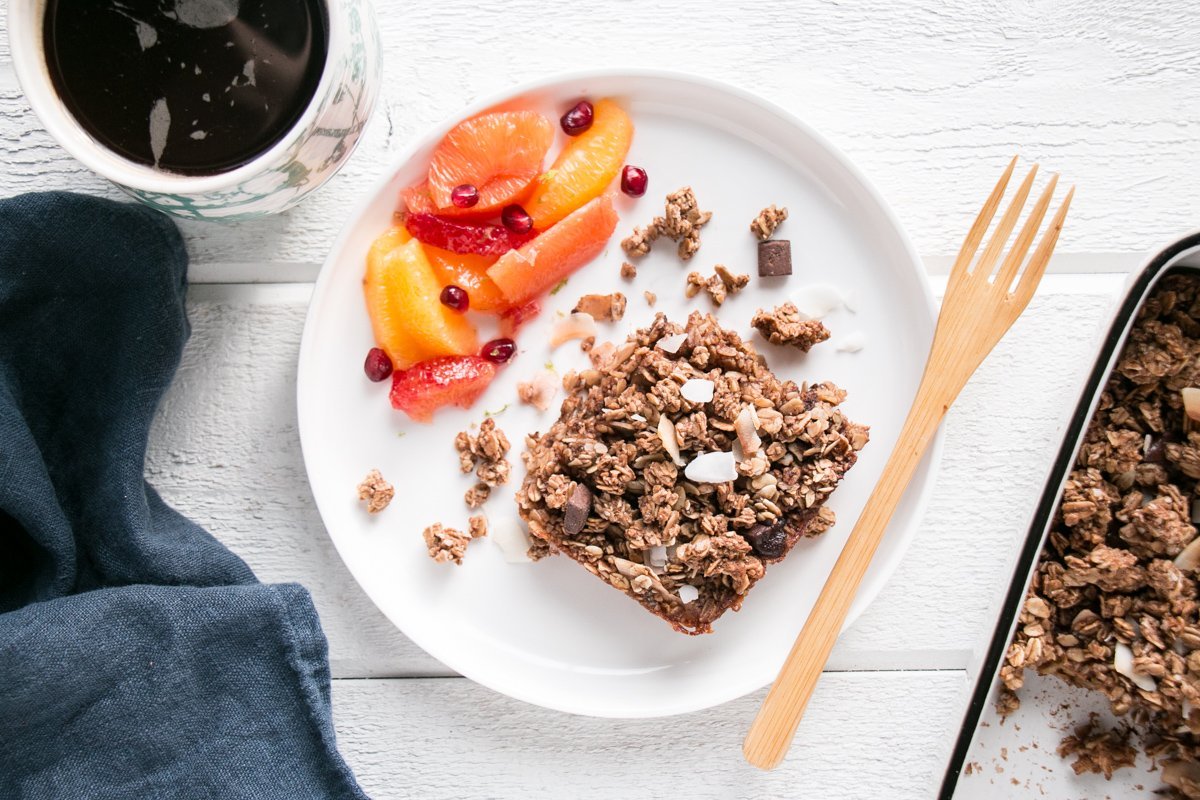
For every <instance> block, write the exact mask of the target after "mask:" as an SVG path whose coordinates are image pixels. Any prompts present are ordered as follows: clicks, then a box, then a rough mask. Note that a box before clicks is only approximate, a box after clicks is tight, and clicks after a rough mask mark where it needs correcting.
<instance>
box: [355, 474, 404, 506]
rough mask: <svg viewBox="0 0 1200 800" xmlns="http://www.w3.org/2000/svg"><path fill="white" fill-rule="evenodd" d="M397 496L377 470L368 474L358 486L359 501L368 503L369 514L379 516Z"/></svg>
mask: <svg viewBox="0 0 1200 800" xmlns="http://www.w3.org/2000/svg"><path fill="white" fill-rule="evenodd" d="M395 495H396V490H395V489H394V488H392V485H391V484H390V483H388V482H387V481H385V480H384V479H383V475H382V474H381V473H380V472H379V470H377V469H373V470H371V471H370V472H368V473H367V477H365V478H363V479H362V483H360V484H359V485H358V499H359V500H362V501H364V502H366V504H367V512H368V513H371V514H378V513H379V512H380V511H383V510H384V509H385V508H387V507H388V504H389V503H391V502H392V498H393V497H395Z"/></svg>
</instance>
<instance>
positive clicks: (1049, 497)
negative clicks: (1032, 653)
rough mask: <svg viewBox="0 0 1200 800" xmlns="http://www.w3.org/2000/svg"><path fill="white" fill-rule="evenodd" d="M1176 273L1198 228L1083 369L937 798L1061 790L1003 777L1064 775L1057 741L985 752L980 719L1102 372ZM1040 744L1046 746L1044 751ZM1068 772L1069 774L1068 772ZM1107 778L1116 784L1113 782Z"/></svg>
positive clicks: (974, 675)
mask: <svg viewBox="0 0 1200 800" xmlns="http://www.w3.org/2000/svg"><path fill="white" fill-rule="evenodd" d="M1180 271H1187V272H1192V273H1196V274H1197V275H1200V232H1196V233H1192V234H1189V235H1187V236H1184V237H1182V238H1180V239H1179V240H1177V241H1175V242H1173V243H1172V244H1170V245H1169V246H1167V247H1166V248H1164V249H1163V250H1161V251H1159V252H1158V253H1156V254H1155V255H1154V256H1152V257H1151V258H1150V259H1149V260H1148V261H1147V262H1146V263H1145V265H1144V266H1143V267H1142V268H1141V269H1140V270H1139V271H1137V272H1135V273H1133V274H1132V275H1131V276H1130V280H1129V283H1128V285H1127V287H1126V289H1125V293H1124V295H1123V297H1122V298H1121V299H1120V301H1119V302H1118V303H1117V305H1116V309H1115V312H1114V316H1113V319H1112V323H1111V324H1110V325H1109V327H1108V329H1107V331H1106V332H1105V333H1104V335H1103V337H1102V339H1101V341H1100V346H1099V352H1098V353H1097V355H1096V359H1095V361H1094V362H1093V366H1092V368H1091V370H1090V371H1089V372H1088V374H1087V378H1086V381H1085V382H1084V385H1083V390H1082V394H1081V395H1080V398H1079V402H1078V403H1077V404H1076V406H1075V410H1074V413H1073V414H1072V415H1071V417H1070V418H1069V420H1068V421H1067V425H1066V429H1065V432H1064V435H1063V440H1062V445H1061V446H1060V447H1059V449H1058V453H1057V455H1056V457H1055V459H1054V462H1053V464H1052V466H1051V469H1050V472H1049V476H1048V478H1047V480H1046V485H1045V488H1044V490H1043V491H1042V495H1041V498H1040V499H1039V501H1038V504H1037V506H1036V508H1035V510H1034V514H1033V518H1032V521H1031V522H1030V525H1029V530H1028V532H1027V533H1026V535H1025V537H1024V539H1023V541H1022V542H1021V544H1020V549H1019V551H1018V553H1017V556H1016V559H1015V562H1014V567H1013V572H1012V578H1011V580H1010V581H1009V583H1008V585H1007V588H1006V589H1005V591H1004V594H1003V597H1002V599H1001V600H1000V602H999V604H998V607H999V615H998V617H997V619H996V622H995V626H994V627H993V628H992V631H991V634H990V637H989V639H988V641H987V644H986V646H985V647H984V648H983V649H982V651H981V652H980V654H979V660H978V663H977V664H975V665H974V666H973V668H972V669H971V670H970V675H969V677H970V678H971V680H972V683H971V685H970V690H969V698H968V701H967V704H966V709H965V712H964V714H963V719H962V725H961V726H960V727H959V729H958V731H957V734H956V735H954V738H953V744H952V747H951V753H950V759H949V763H948V765H947V767H946V771H945V774H944V776H943V778H942V781H941V786H940V789H939V791H938V794H937V797H938V798H939V799H940V800H952V798H957V800H966V798H983V797H988V798H992V797H1026V796H1041V795H1043V794H1044V795H1046V796H1051V797H1064V796H1065V795H1064V794H1061V793H1060V792H1061V790H1062V788H1063V787H1062V786H1061V785H1059V784H1058V782H1057V781H1050V782H1051V783H1054V784H1056V786H1055V788H1054V789H1051V790H1050V791H1047V786H1045V785H1036V786H1035V785H1031V784H1030V782H1029V780H1028V779H1027V778H1025V776H1024V775H1021V777H1010V775H1012V774H1013V773H1014V770H1013V769H1012V766H1011V765H1012V764H1013V763H1014V762H1016V761H1017V760H1019V759H1021V758H1023V757H1034V756H1036V757H1038V758H1042V759H1045V758H1047V757H1048V758H1049V759H1052V760H1053V762H1052V763H1053V768H1054V769H1057V770H1062V771H1065V773H1066V774H1067V775H1071V768H1070V766H1069V765H1068V764H1067V763H1066V762H1065V761H1060V760H1059V759H1058V756H1057V755H1056V754H1055V753H1054V745H1055V744H1056V743H1052V742H1043V743H1042V746H1041V747H1040V748H1038V750H1037V753H1036V754H1034V753H1032V751H1030V750H1029V749H1027V748H1024V747H1022V748H1021V750H1022V751H1023V752H1021V753H1018V752H1016V748H1001V750H1002V751H1003V752H1001V753H997V752H987V750H986V745H987V743H986V742H985V741H982V740H983V739H985V738H987V737H988V736H989V735H990V734H988V733H985V731H986V729H988V728H989V727H993V726H994V724H995V723H994V722H992V723H989V722H988V721H987V719H988V718H995V716H996V715H995V712H994V710H993V709H992V704H993V703H994V701H995V697H996V691H997V685H998V675H999V670H1000V667H1001V665H1002V663H1003V660H1004V656H1005V653H1006V651H1007V649H1008V645H1009V642H1010V640H1011V639H1012V636H1013V632H1014V630H1015V628H1016V624H1017V619H1018V616H1019V614H1020V610H1021V607H1022V604H1023V602H1024V599H1025V593H1026V591H1027V590H1028V588H1029V583H1030V581H1031V580H1032V578H1033V574H1034V570H1035V568H1036V566H1037V562H1038V557H1039V556H1040V555H1041V552H1042V547H1043V544H1044V542H1045V538H1046V534H1047V532H1048V531H1049V529H1050V524H1051V522H1052V520H1053V517H1054V512H1055V510H1056V509H1057V508H1058V504H1059V499H1060V497H1061V495H1062V491H1063V485H1064V483H1065V482H1066V479H1067V477H1068V475H1069V474H1070V472H1071V468H1072V466H1073V464H1074V463H1075V457H1076V454H1077V452H1078V450H1079V447H1080V445H1081V444H1082V441H1083V436H1084V434H1085V432H1086V430H1087V427H1088V423H1089V422H1090V421H1091V418H1092V414H1093V412H1094V411H1095V408H1096V404H1097V403H1098V402H1099V399H1100V393H1101V391H1102V390H1103V389H1104V386H1105V384H1106V383H1107V381H1108V376H1109V373H1110V371H1111V370H1112V368H1113V365H1114V364H1115V363H1116V360H1117V358H1118V357H1119V355H1120V353H1121V350H1122V348H1123V346H1124V344H1125V338H1126V335H1127V334H1128V332H1129V329H1130V327H1131V325H1132V323H1133V321H1134V319H1135V317H1136V316H1137V312H1138V310H1139V309H1140V308H1141V306H1142V303H1143V302H1144V301H1145V300H1146V298H1147V297H1148V296H1149V294H1150V292H1151V291H1152V290H1153V289H1154V287H1155V285H1156V284H1157V283H1158V281H1159V280H1160V279H1162V278H1163V277H1164V276H1165V275H1167V274H1170V273H1176V272H1180ZM1073 691H1082V690H1073ZM1089 694H1093V695H1096V696H1097V697H1098V699H1099V701H1101V703H1103V701H1104V698H1103V697H1101V696H1099V693H1094V692H1093V693H1089ZM1058 710H1059V709H1058V708H1044V709H1039V713H1051V712H1054V713H1057V712H1058ZM1001 724H1002V723H1001ZM1047 745H1048V746H1049V748H1048V752H1047ZM993 750H995V748H993ZM1009 751H1012V752H1009ZM1006 767H1007V770H1006ZM1040 769H1041V770H1042V771H1043V772H1044V771H1046V770H1047V769H1049V766H1048V765H1043V766H1041V767H1040ZM975 770H981V771H982V773H986V779H985V780H967V779H964V774H966V775H968V776H969V775H971V773H972V772H973V771H975ZM1127 772H1128V770H1127ZM1138 772H1139V773H1140V774H1139V775H1137V776H1136V784H1137V786H1138V787H1139V788H1140V787H1144V791H1142V792H1139V793H1138V796H1145V795H1148V794H1149V793H1150V791H1152V790H1153V788H1154V787H1155V785H1156V779H1155V777H1154V776H1153V775H1152V774H1146V773H1145V772H1144V771H1142V770H1139V771H1138ZM1016 773H1017V774H1020V771H1019V770H1017V771H1016ZM1071 777H1072V780H1074V776H1071ZM1091 777H1098V776H1091ZM1099 781H1100V782H1101V784H1103V781H1104V779H1103V777H1099ZM1113 783H1114V784H1115V783H1116V781H1114V782H1113ZM1101 784H1097V783H1096V782H1095V781H1090V780H1088V779H1087V778H1085V779H1081V780H1080V781H1079V783H1078V784H1077V785H1073V786H1071V787H1070V788H1071V790H1072V791H1071V795H1070V796H1072V797H1074V796H1080V797H1087V796H1090V795H1091V792H1090V790H1088V789H1087V788H1085V787H1088V786H1092V787H1095V788H1099V786H1100V785H1101ZM1103 785H1104V786H1105V789H1106V791H1105V794H1109V795H1110V796H1113V797H1118V796H1121V794H1120V790H1119V789H1118V787H1117V786H1116V785H1113V784H1103ZM1100 796H1104V795H1100Z"/></svg>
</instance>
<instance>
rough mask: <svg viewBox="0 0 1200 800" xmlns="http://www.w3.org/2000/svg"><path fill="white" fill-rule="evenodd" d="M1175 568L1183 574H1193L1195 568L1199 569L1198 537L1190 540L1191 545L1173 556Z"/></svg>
mask: <svg viewBox="0 0 1200 800" xmlns="http://www.w3.org/2000/svg"><path fill="white" fill-rule="evenodd" d="M1175 566H1177V567H1179V568H1180V569H1181V570H1183V571H1184V572H1195V571H1196V567H1200V536H1197V537H1196V538H1195V539H1192V542H1191V544H1189V545H1188V546H1187V547H1185V548H1183V550H1181V551H1180V553H1179V555H1177V556H1175Z"/></svg>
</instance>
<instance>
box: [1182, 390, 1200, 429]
mask: <svg viewBox="0 0 1200 800" xmlns="http://www.w3.org/2000/svg"><path fill="white" fill-rule="evenodd" d="M1179 394H1180V395H1182V397H1183V410H1184V412H1185V413H1186V414H1187V415H1188V419H1190V420H1191V421H1192V422H1200V389H1197V388H1196V387H1194V386H1189V387H1187V388H1186V389H1181V390H1180V391H1179Z"/></svg>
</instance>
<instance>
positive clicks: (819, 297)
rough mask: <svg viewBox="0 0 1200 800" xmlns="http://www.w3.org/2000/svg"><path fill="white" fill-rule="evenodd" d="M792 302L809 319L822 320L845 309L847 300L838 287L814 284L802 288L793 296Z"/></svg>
mask: <svg viewBox="0 0 1200 800" xmlns="http://www.w3.org/2000/svg"><path fill="white" fill-rule="evenodd" d="M792 302H793V303H795V304H796V308H797V309H799V311H800V313H801V314H803V315H804V316H806V317H808V318H809V319H821V318H822V317H824V316H825V315H826V314H828V313H829V312H831V311H836V310H838V309H839V308H844V307H845V305H846V300H845V298H844V297H843V296H842V293H841V292H840V291H838V289H837V287H836V286H830V285H829V284H828V283H814V284H812V285H810V286H801V287H800V288H799V289H798V290H797V291H796V293H795V295H793V296H792Z"/></svg>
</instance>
